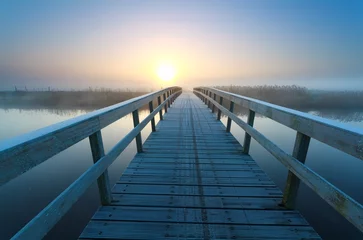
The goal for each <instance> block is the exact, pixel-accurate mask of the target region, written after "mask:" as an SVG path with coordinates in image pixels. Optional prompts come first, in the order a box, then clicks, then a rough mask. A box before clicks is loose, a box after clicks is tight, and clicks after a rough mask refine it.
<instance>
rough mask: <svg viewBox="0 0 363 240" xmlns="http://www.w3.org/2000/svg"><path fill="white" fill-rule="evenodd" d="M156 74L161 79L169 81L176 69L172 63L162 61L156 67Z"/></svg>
mask: <svg viewBox="0 0 363 240" xmlns="http://www.w3.org/2000/svg"><path fill="white" fill-rule="evenodd" d="M157 74H158V77H159V78H160V79H161V80H162V81H164V82H169V81H171V80H173V79H174V77H175V75H176V70H175V68H174V66H173V65H171V64H165V63H164V64H161V65H160V66H159V67H158V69H157Z"/></svg>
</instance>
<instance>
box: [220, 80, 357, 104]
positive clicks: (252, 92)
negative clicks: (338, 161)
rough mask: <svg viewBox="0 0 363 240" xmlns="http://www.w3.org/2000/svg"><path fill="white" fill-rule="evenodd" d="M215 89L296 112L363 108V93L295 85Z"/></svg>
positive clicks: (232, 86) (221, 87) (223, 87)
mask: <svg viewBox="0 0 363 240" xmlns="http://www.w3.org/2000/svg"><path fill="white" fill-rule="evenodd" d="M216 88H218V89H221V90H224V91H228V92H232V93H236V94H239V95H243V96H246V97H251V98H255V99H260V100H263V101H266V102H270V103H274V104H277V105H281V106H284V107H288V108H294V109H298V110H314V109H316V110H319V109H359V108H360V109H362V108H363V91H332V90H330V91H323V90H311V89H307V88H305V87H299V86H295V85H291V86H277V85H275V86H267V85H264V86H235V85H231V86H216Z"/></svg>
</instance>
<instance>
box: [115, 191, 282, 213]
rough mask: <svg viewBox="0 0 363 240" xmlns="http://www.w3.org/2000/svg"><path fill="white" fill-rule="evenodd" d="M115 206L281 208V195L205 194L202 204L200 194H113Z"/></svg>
mask: <svg viewBox="0 0 363 240" xmlns="http://www.w3.org/2000/svg"><path fill="white" fill-rule="evenodd" d="M113 198H114V202H113V203H112V205H114V206H149V207H185V208H214V209H216V208H221V209H256V210H258V209H263V210H281V209H284V208H282V207H281V206H279V203H280V202H281V198H280V197H264V198H261V197H220V196H205V197H204V200H205V204H202V203H201V201H200V197H199V196H187V195H173V196H169V195H139V194H113Z"/></svg>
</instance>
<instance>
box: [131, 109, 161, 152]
mask: <svg viewBox="0 0 363 240" xmlns="http://www.w3.org/2000/svg"><path fill="white" fill-rule="evenodd" d="M165 106H166V104H165ZM132 120H133V122H134V128H135V127H137V125H139V123H140V120H139V110H138V109H136V110H135V111H133V112H132ZM135 141H136V150H137V152H139V153H140V152H142V139H141V132H140V133H139V134H137V136H136V137H135Z"/></svg>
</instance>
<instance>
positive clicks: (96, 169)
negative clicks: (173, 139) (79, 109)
mask: <svg viewBox="0 0 363 240" xmlns="http://www.w3.org/2000/svg"><path fill="white" fill-rule="evenodd" d="M180 92H181V88H179V87H173V88H167V89H164V90H161V91H157V92H154V93H151V94H147V95H144V96H141V97H138V98H134V99H131V100H129V101H127V102H126V104H120V105H119V104H116V105H114V106H116V107H111V109H119V107H120V106H127V105H130V104H133V106H132V108H131V109H133V110H130V111H132V113H133V120H134V128H133V129H132V130H131V131H130V132H129V133H128V134H127V135H126V136H125V137H124V138H122V139H121V140H120V141H119V142H118V143H117V144H116V145H115V146H114V147H113V148H112V149H111V150H110V151H109V152H108V153H107V154H106V155H105V153H104V149H103V141H102V135H101V131H100V129H98V130H96V131H95V132H94V133H92V134H91V135H89V136H88V137H89V139H90V145H91V150H92V156H93V160H94V164H93V165H92V166H91V167H90V168H88V169H87V170H86V171H85V172H84V173H83V174H82V175H81V176H80V177H79V178H77V179H76V180H75V181H74V182H73V183H72V184H71V185H70V186H69V187H67V188H66V189H65V190H64V191H63V192H62V193H61V194H60V195H58V197H57V198H55V199H54V200H53V201H52V202H51V203H49V204H48V205H47V206H46V207H45V208H44V209H43V210H42V211H41V212H40V213H39V214H38V215H37V216H35V217H34V218H33V219H32V220H31V221H29V222H28V223H27V224H26V225H25V226H24V227H23V228H22V229H21V230H20V231H19V232H17V233H16V234H15V235H14V236H13V237H12V239H41V238H43V237H44V236H45V235H46V234H47V233H48V232H49V231H50V230H51V229H52V228H53V227H54V226H55V224H56V223H57V222H58V221H59V220H60V219H61V218H62V217H63V216H64V214H65V213H67V212H68V211H69V210H70V208H71V207H72V206H73V205H74V203H75V202H76V201H78V200H79V198H80V197H81V196H82V195H83V194H84V193H85V191H86V190H87V189H88V188H89V187H90V186H91V184H92V183H94V182H95V181H96V180H97V181H98V188H99V191H100V197H101V202H102V204H103V205H109V204H110V203H111V202H112V194H111V191H110V186H109V180H108V174H107V169H108V167H109V166H110V165H111V164H112V163H113V162H114V161H115V160H116V158H117V157H118V156H119V155H120V153H121V152H122V151H123V150H124V149H125V148H126V147H127V146H128V145H129V144H130V143H131V142H132V141H133V139H136V144H137V147H138V149H137V150H138V152H140V151H142V140H141V131H142V130H143V129H144V127H145V126H146V125H147V124H148V123H149V122H151V126H152V131H155V121H154V116H155V115H156V114H158V113H160V115H162V113H161V111H162V108H163V107H164V106H170V103H171V102H173V101H174V99H176V97H177V96H178V95H179V94H180ZM165 93H167V94H165ZM160 95H163V97H164V100H163V102H161V101H160V100H161V96H160ZM166 95H167V97H166ZM156 96H157V97H158V102H159V104H158V106H157V107H156V108H155V109H153V104H152V101H153V100H154V98H155V97H156ZM144 101H148V102H149V109H150V114H149V115H148V116H147V117H146V118H145V119H144V120H143V121H141V122H139V116H138V115H139V113H138V108H139V107H141V106H143V105H144V104H141V103H143V102H144ZM140 104H141V105H140ZM100 112H101V113H108V112H109V111H100ZM100 112H99V113H100ZM165 112H166V111H165ZM99 113H98V114H95V115H93V114H87V115H88V116H90V115H91V116H92V117H93V116H99ZM86 119H88V118H86ZM76 122H78V121H76ZM78 123H79V122H78ZM61 129H63V128H61ZM139 147H141V149H140V148H139Z"/></svg>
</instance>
